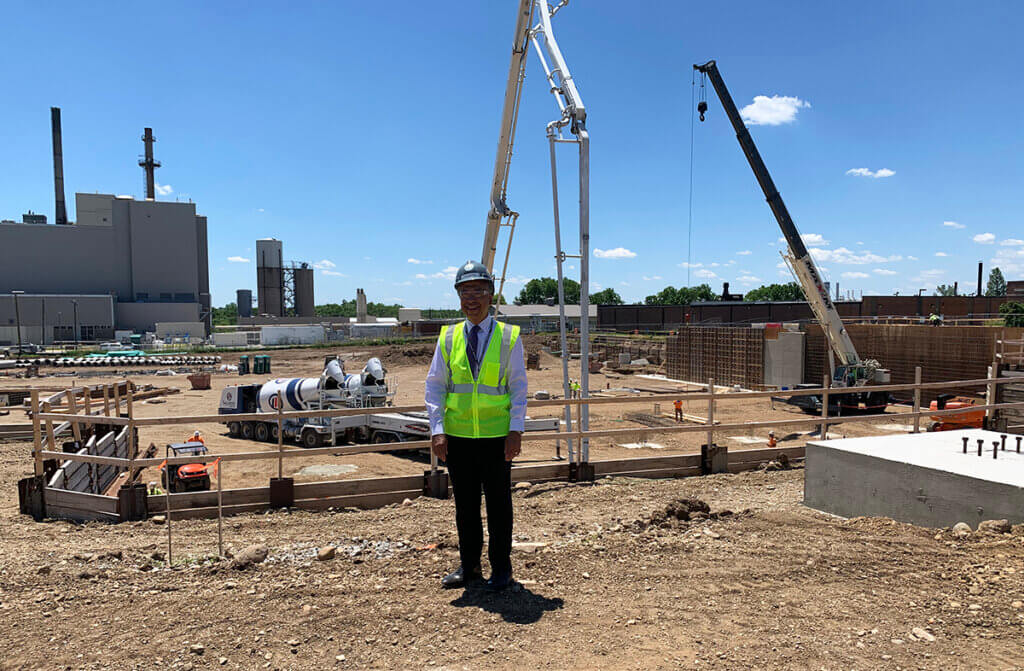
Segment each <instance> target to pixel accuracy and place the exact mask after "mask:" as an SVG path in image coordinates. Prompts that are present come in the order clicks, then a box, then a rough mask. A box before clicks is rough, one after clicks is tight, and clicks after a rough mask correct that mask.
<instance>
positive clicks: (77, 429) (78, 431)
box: [66, 389, 82, 443]
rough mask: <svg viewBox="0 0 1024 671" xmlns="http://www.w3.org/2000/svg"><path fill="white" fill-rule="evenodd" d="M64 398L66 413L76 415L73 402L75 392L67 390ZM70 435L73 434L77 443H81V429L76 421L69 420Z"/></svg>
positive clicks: (76, 410)
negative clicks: (66, 405)
mask: <svg viewBox="0 0 1024 671" xmlns="http://www.w3.org/2000/svg"><path fill="white" fill-rule="evenodd" d="M66 398H67V399H68V413H69V414H72V415H77V414H78V404H77V403H76V402H75V390H74V389H69V390H68V392H67V394H66ZM71 433H72V434H74V436H75V440H76V441H77V442H79V443H81V442H82V427H81V426H79V425H78V422H77V421H76V420H71Z"/></svg>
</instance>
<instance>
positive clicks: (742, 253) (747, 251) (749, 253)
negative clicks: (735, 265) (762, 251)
mask: <svg viewBox="0 0 1024 671" xmlns="http://www.w3.org/2000/svg"><path fill="white" fill-rule="evenodd" d="M753 253H754V252H752V251H750V250H749V249H744V250H743V251H742V252H736V256H750V255H751V254H753Z"/></svg>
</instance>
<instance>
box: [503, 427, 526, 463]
mask: <svg viewBox="0 0 1024 671" xmlns="http://www.w3.org/2000/svg"><path fill="white" fill-rule="evenodd" d="M522 451H523V434H522V433H521V432H519V431H510V432H509V434H508V435H507V436H505V461H512V460H513V459H515V458H516V457H518V456H519V453H520V452H522Z"/></svg>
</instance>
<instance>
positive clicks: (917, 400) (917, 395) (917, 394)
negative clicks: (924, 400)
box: [914, 366, 921, 433]
mask: <svg viewBox="0 0 1024 671" xmlns="http://www.w3.org/2000/svg"><path fill="white" fill-rule="evenodd" d="M914 384H916V385H920V384H921V367H920V366H914ZM920 413H921V387H920V386H918V387H914V433H921V414H920Z"/></svg>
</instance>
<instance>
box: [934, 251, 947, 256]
mask: <svg viewBox="0 0 1024 671" xmlns="http://www.w3.org/2000/svg"><path fill="white" fill-rule="evenodd" d="M935 256H949V254H947V253H946V252H935Z"/></svg>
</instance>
